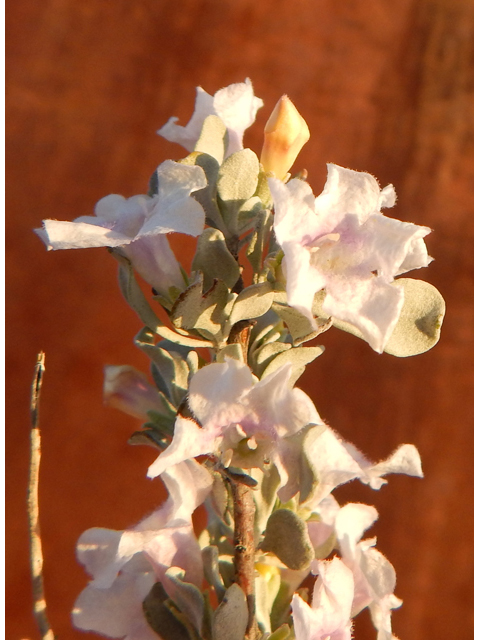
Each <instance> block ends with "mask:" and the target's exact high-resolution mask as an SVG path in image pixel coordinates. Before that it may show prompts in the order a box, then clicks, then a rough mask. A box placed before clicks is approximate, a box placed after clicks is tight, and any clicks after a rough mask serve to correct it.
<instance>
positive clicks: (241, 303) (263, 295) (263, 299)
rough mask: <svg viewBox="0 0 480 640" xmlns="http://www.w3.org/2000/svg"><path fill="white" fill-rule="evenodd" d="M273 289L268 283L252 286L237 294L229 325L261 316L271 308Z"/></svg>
mask: <svg viewBox="0 0 480 640" xmlns="http://www.w3.org/2000/svg"><path fill="white" fill-rule="evenodd" d="M272 302H273V289H272V285H271V284H270V283H269V282H261V283H260V284H252V285H251V286H250V287H247V288H246V289H244V290H243V291H242V292H241V293H239V295H238V297H237V299H236V300H235V303H234V305H233V309H232V313H231V315H230V320H229V322H230V325H231V326H233V325H234V324H235V323H237V322H240V321H241V320H250V319H251V318H258V317H259V316H263V315H264V314H265V313H267V311H268V310H269V309H270V307H271V306H272Z"/></svg>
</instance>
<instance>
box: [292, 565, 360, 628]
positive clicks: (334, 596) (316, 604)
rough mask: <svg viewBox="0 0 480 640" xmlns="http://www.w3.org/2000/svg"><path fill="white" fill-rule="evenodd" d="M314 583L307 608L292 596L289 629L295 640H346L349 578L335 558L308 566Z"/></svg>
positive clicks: (350, 594) (348, 610) (348, 615)
mask: <svg viewBox="0 0 480 640" xmlns="http://www.w3.org/2000/svg"><path fill="white" fill-rule="evenodd" d="M312 571H313V573H317V574H318V578H317V579H316V581H315V586H314V589H313V596H312V606H311V607H310V606H309V605H308V604H307V603H306V602H304V600H302V598H301V597H300V596H299V595H298V594H295V595H294V596H293V599H292V615H293V626H294V629H295V637H296V639H297V640H350V639H351V637H352V621H351V619H350V616H351V610H352V599H353V575H352V572H351V571H350V569H349V568H348V567H346V566H345V565H344V564H343V562H342V561H341V560H340V559H339V558H334V559H333V560H330V561H322V562H319V561H318V560H316V561H314V562H313V563H312Z"/></svg>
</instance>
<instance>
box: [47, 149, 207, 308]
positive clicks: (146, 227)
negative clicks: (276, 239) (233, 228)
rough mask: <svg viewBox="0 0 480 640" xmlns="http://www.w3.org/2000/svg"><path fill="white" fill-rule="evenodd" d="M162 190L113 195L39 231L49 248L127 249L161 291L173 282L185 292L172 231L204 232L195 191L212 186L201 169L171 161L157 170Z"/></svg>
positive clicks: (165, 292) (50, 221)
mask: <svg viewBox="0 0 480 640" xmlns="http://www.w3.org/2000/svg"><path fill="white" fill-rule="evenodd" d="M157 175H158V194H157V195H155V196H154V197H152V198H150V197H148V196H146V195H139V196H133V197H131V198H127V199H125V198H124V197H123V196H120V195H116V194H112V195H109V196H106V197H105V198H102V199H101V200H99V202H98V203H97V205H96V207H95V216H81V217H80V218H77V219H76V220H74V221H73V222H62V221H59V220H44V221H43V228H42V229H36V230H35V231H36V233H37V234H38V235H39V236H40V238H41V239H42V240H43V241H44V242H45V244H46V245H47V248H48V249H49V250H50V249H53V250H56V249H83V248H89V247H121V248H122V251H123V253H124V254H125V255H126V257H127V258H129V259H130V260H131V262H132V264H133V266H134V268H135V269H136V270H137V271H138V273H139V274H140V275H141V276H142V277H143V278H144V279H145V280H146V281H147V282H148V283H149V284H150V285H152V286H153V287H154V288H155V289H156V291H158V292H159V293H163V294H166V295H167V296H168V292H169V288H170V287H171V286H174V287H176V288H177V289H180V290H183V289H184V288H185V283H184V280H183V276H182V272H181V269H180V266H179V264H178V262H177V260H176V259H175V256H174V254H173V252H172V250H171V248H170V245H169V243H168V240H167V235H166V234H168V233H171V232H177V233H185V234H187V235H191V236H198V235H200V234H201V233H202V231H203V228H204V224H205V212H204V210H203V208H202V206H201V205H200V204H199V203H198V202H197V201H196V200H195V199H194V198H192V197H190V194H191V193H192V192H193V191H198V190H199V189H203V188H204V187H205V186H206V185H207V181H206V178H205V174H204V172H203V169H202V168H201V167H196V166H195V167H191V166H187V165H182V164H179V163H177V162H173V160H166V161H165V162H163V163H162V164H161V165H160V166H159V167H158V169H157Z"/></svg>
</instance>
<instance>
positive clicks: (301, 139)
mask: <svg viewBox="0 0 480 640" xmlns="http://www.w3.org/2000/svg"><path fill="white" fill-rule="evenodd" d="M309 138H310V131H309V130H308V126H307V123H306V122H305V120H304V119H303V118H302V116H301V115H300V114H299V113H298V111H297V109H296V107H295V105H294V104H293V102H292V101H291V100H290V99H289V98H288V97H287V96H282V97H281V98H280V100H279V101H278V102H277V104H276V106H275V109H274V110H273V111H272V115H271V116H270V118H269V119H268V122H267V124H266V126H265V142H264V143H263V149H262V155H261V157H260V162H261V163H262V166H263V169H264V170H265V171H266V172H272V173H274V174H275V176H276V177H277V178H280V179H283V178H284V177H285V176H286V174H287V172H288V170H289V169H290V167H291V166H292V165H293V163H294V162H295V160H296V158H297V156H298V154H299V153H300V150H301V148H302V147H303V145H304V144H305V143H306V142H307V140H308V139H309Z"/></svg>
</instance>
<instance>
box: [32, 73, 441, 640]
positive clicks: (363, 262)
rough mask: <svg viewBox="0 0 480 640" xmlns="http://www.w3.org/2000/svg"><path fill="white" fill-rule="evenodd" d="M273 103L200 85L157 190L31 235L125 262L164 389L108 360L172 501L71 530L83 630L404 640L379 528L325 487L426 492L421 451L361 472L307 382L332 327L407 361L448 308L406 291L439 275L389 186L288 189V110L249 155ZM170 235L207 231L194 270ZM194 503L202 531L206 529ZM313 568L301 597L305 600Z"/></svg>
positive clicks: (237, 89) (122, 277)
mask: <svg viewBox="0 0 480 640" xmlns="http://www.w3.org/2000/svg"><path fill="white" fill-rule="evenodd" d="M262 104H263V103H262V100H260V99H259V98H257V97H255V95H254V93H253V88H252V85H251V82H250V81H249V80H248V79H247V80H246V81H245V82H244V83H239V84H234V85H231V86H229V87H227V88H225V89H221V90H220V91H218V92H217V93H216V94H215V95H214V96H211V95H209V94H208V93H206V92H205V91H204V90H203V89H201V88H198V89H197V99H196V104H195V111H194V114H193V116H192V118H191V120H190V122H189V123H188V124H187V125H186V126H185V127H182V126H179V125H177V124H176V119H175V118H171V119H170V120H169V121H168V122H167V124H165V125H164V126H163V127H162V128H161V129H160V130H159V132H158V133H159V134H160V135H162V136H164V137H165V138H166V139H167V140H169V141H172V142H177V143H179V144H181V145H183V146H184V147H185V148H186V149H187V151H188V152H189V154H188V155H187V156H186V157H184V158H183V159H181V160H178V161H173V160H166V161H165V162H163V163H162V164H160V166H159V167H158V169H157V170H156V171H155V172H154V173H153V175H152V177H151V179H150V183H149V188H148V193H147V194H142V195H137V196H133V197H129V198H124V197H123V196H120V195H110V196H107V197H105V198H103V199H102V200H100V202H99V203H98V204H97V206H96V208H95V216H82V217H80V218H77V219H76V220H75V221H73V222H61V221H57V220H45V221H44V223H43V227H42V228H41V229H38V230H36V231H37V233H38V235H39V236H40V237H41V239H42V240H43V241H44V242H45V244H46V245H47V247H48V248H49V249H53V250H56V249H76V248H84V247H108V248H109V251H110V252H111V254H112V255H113V256H114V257H115V258H116V260H117V261H118V262H119V282H120V288H121V290H122V293H123V295H124V297H125V299H126V301H127V302H128V304H129V305H130V306H131V307H132V308H133V309H134V310H135V311H136V312H137V314H138V316H139V317H140V319H141V321H142V323H143V325H144V326H143V328H142V329H141V330H140V331H139V333H138V335H137V336H136V338H135V343H136V345H137V346H138V347H139V348H140V349H141V350H142V351H143V352H144V353H145V355H146V356H147V357H148V358H149V360H150V367H151V375H152V381H151V382H150V381H149V380H148V378H147V376H146V375H145V374H144V373H141V372H139V371H137V370H135V369H134V368H132V367H130V366H127V365H125V366H109V367H107V368H106V370H105V388H104V393H105V398H106V401H107V402H108V403H109V404H110V405H112V406H114V407H117V408H119V409H121V410H123V411H125V412H127V413H129V414H131V415H133V416H135V417H136V418H140V419H141V420H143V423H144V424H143V426H142V428H141V429H139V430H137V431H135V433H134V434H133V435H132V437H131V439H130V442H131V443H132V444H148V445H150V446H152V447H154V448H155V449H156V451H157V458H156V459H155V460H154V461H152V464H151V465H150V467H149V469H148V472H147V475H148V476H149V477H151V478H156V477H157V476H159V477H160V479H161V480H162V481H163V482H164V484H165V486H166V488H167V490H168V494H169V497H168V499H167V501H166V502H165V503H164V504H162V505H161V506H159V508H158V509H157V510H156V511H154V512H153V513H152V514H151V515H149V516H148V517H146V518H145V519H144V520H142V521H141V522H140V523H139V524H138V525H136V526H134V527H132V528H130V529H127V530H126V531H123V532H122V531H111V530H108V529H101V528H93V529H89V530H88V531H86V532H85V533H83V534H82V536H81V537H80V540H79V542H78V547H77V554H78V559H79V561H80V562H81V563H82V564H83V565H84V566H85V568H86V570H87V571H88V573H89V574H90V575H91V576H92V580H91V582H90V583H89V584H88V585H87V587H86V588H85V589H84V591H83V592H82V593H81V594H80V596H79V598H78V600H77V602H76V604H75V608H74V611H73V622H74V624H75V625H76V626H77V627H78V628H80V629H84V630H91V631H96V632H98V633H102V634H104V635H106V636H108V637H112V638H126V639H127V640H154V638H158V637H160V638H164V640H201V639H204V640H243V639H244V638H247V639H248V640H259V639H260V638H262V640H266V639H267V638H269V639H271V640H287V639H293V638H297V640H327V639H330V640H346V639H349V638H351V637H352V619H353V617H354V616H355V615H357V614H358V613H359V612H360V611H362V610H363V609H365V608H366V607H368V608H369V610H370V613H371V618H372V622H373V625H374V626H375V628H376V630H377V634H378V635H377V638H378V640H389V639H392V638H394V636H393V635H392V630H391V620H390V619H391V611H392V609H394V608H396V607H398V606H400V604H401V601H400V600H399V599H398V598H397V597H396V596H395V595H394V593H393V592H394V588H395V571H394V568H393V567H392V565H391V564H390V563H389V562H388V560H387V559H386V558H385V557H384V556H383V555H382V554H381V553H380V552H379V551H378V550H377V549H376V540H375V539H374V538H373V539H372V538H370V539H364V538H363V536H364V533H365V531H366V530H367V529H368V528H369V527H370V526H371V525H372V524H373V522H374V521H375V520H376V519H377V517H378V513H377V511H376V509H375V508H374V507H372V506H369V505H364V504H354V503H349V504H345V505H343V506H341V505H339V504H338V502H337V501H336V500H335V498H334V497H333V495H332V491H333V490H334V489H335V488H336V487H338V486H339V485H341V484H343V483H346V482H348V481H350V480H353V479H358V480H360V481H361V482H363V483H364V484H367V485H369V486H370V487H372V489H379V488H380V487H381V486H382V485H383V484H384V483H385V482H386V480H385V479H384V476H385V475H387V474H389V473H405V474H408V475H411V476H417V477H421V476H422V469H421V463H420V456H419V454H418V452H417V450H416V448H415V447H414V446H413V445H410V444H403V445H401V446H400V447H399V448H398V449H397V450H396V451H394V452H393V453H392V454H391V455H390V456H389V457H388V458H387V459H386V460H384V461H381V462H378V463H372V462H370V461H369V460H367V459H366V458H365V456H364V455H363V454H362V453H361V452H360V451H359V450H358V449H357V448H356V447H355V446H354V445H353V444H351V443H349V442H346V441H345V440H344V439H343V438H342V437H341V436H340V435H339V434H338V433H337V432H335V431H334V430H333V429H332V428H331V427H329V426H328V425H326V424H325V422H324V421H323V420H322V419H321V417H320V416H319V414H318V412H317V410H316V408H315V406H314V405H313V402H312V401H311V400H310V398H309V397H308V396H307V395H306V394H305V393H304V392H303V391H302V390H300V389H299V388H297V387H295V383H296V381H297V380H298V378H299V377H300V375H301V374H302V373H303V371H304V369H305V366H306V365H307V364H308V363H309V362H311V361H312V360H314V359H315V358H317V357H318V356H320V355H321V354H322V352H323V350H324V349H323V347H321V346H305V343H306V342H308V341H310V340H312V339H313V338H315V337H317V336H318V335H319V334H321V333H322V332H325V331H326V330H329V329H330V328H331V327H336V328H339V329H342V330H344V331H348V332H350V333H353V334H355V335H357V336H358V337H360V338H362V339H364V340H366V341H367V342H368V344H369V345H370V346H371V347H372V349H374V350H375V351H377V352H379V353H382V352H387V353H390V354H393V355H395V356H398V357H406V356H411V355H417V354H420V353H423V352H424V351H426V350H428V349H430V348H431V347H433V346H434V345H435V344H436V342H437V341H438V339H439V334H440V327H441V323H442V319H443V315H444V311H445V305H444V301H443V299H442V297H441V295H440V294H439V293H438V291H437V290H436V289H435V288H434V287H433V286H432V285H429V284H427V283H425V282H423V281H421V280H417V279H410V278H399V279H396V278H397V276H399V275H402V274H404V273H406V272H408V271H410V270H412V269H417V268H420V267H424V266H427V265H428V263H429V262H430V261H431V258H430V257H429V256H428V254H427V250H426V246H425V241H424V237H425V236H426V235H427V234H428V233H430V229H428V228H426V227H420V226H417V225H415V224H411V223H406V222H401V221H399V220H395V219H393V218H389V217H387V216H385V215H384V214H383V213H382V209H383V208H385V207H392V206H393V205H394V204H395V197H396V196H395V191H394V189H393V187H392V185H389V186H387V187H385V188H383V189H380V187H379V185H378V183H377V181H376V179H375V178H374V177H373V176H371V175H369V174H367V173H362V172H358V171H353V170H351V169H344V168H342V167H339V166H336V165H333V164H331V165H329V166H328V178H327V183H326V185H325V189H324V191H323V192H322V193H321V194H320V195H319V196H318V197H316V198H315V197H314V195H313V193H312V189H311V188H310V186H309V185H308V183H307V182H306V172H302V173H301V174H299V175H297V176H296V177H293V178H292V177H291V176H290V174H289V173H288V172H289V170H290V168H291V166H292V164H293V162H294V161H295V159H296V157H297V155H298V153H299V152H300V150H301V148H302V147H303V145H304V144H305V143H306V142H307V140H308V138H309V132H308V127H307V124H306V123H305V121H304V119H303V118H302V117H301V116H300V114H299V113H298V111H297V110H296V108H295V107H294V105H293V104H292V103H291V101H290V100H289V99H288V98H287V97H286V96H284V97H282V98H281V99H280V101H279V103H278V104H277V106H276V107H275V109H274V111H273V113H272V115H271V117H270V119H269V120H268V122H267V125H266V127H265V143H264V147H263V150H262V153H261V157H260V160H259V159H258V157H257V156H256V154H255V153H254V152H253V151H251V150H250V149H246V148H243V134H244V131H245V129H246V128H247V127H249V126H250V125H251V124H252V123H253V122H254V120H255V117H256V113H257V110H258V109H259V108H260V107H261V106H262ZM170 233H184V234H188V235H191V236H194V237H197V238H198V241H197V247H196V253H195V256H194V258H193V262H192V265H191V269H189V270H186V269H185V267H184V266H183V265H181V264H180V263H179V261H178V260H177V258H176V256H175V255H174V253H173V251H172V249H171V248H170V245H169V242H168V234H170ZM246 261H248V263H249V265H250V267H249V269H247V268H245V267H246V264H247V263H246ZM247 273H248V274H249V275H248V280H247ZM136 274H138V276H140V277H141V278H142V279H143V280H145V282H147V283H148V284H149V285H150V286H151V287H152V296H151V299H150V300H149V299H148V298H147V296H146V295H145V294H144V292H143V290H142V288H141V287H140V286H139V284H138V282H137V279H136V277H137V276H136ZM158 306H160V307H162V308H163V310H164V311H165V312H166V316H165V317H168V321H167V322H162V321H161V320H160V319H159V317H158V315H157V313H156V311H155V307H157V308H158ZM164 315H165V314H164ZM200 505H205V507H206V510H207V514H208V522H207V526H206V528H205V529H204V531H202V532H201V533H200V534H199V535H198V536H197V535H195V532H194V529H193V526H192V514H193V512H194V511H195V509H197V508H198V507H199V506H200ZM309 574H313V575H314V576H316V578H315V582H314V587H313V593H312V595H311V598H310V596H309V593H308V590H307V589H306V588H305V587H302V586H301V585H302V583H303V581H304V579H305V578H306V577H307V576H308V575H309Z"/></svg>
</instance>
